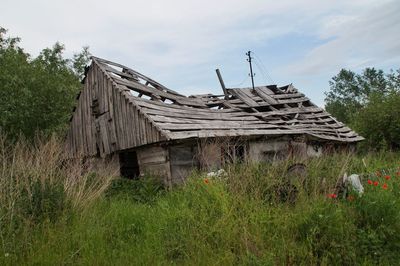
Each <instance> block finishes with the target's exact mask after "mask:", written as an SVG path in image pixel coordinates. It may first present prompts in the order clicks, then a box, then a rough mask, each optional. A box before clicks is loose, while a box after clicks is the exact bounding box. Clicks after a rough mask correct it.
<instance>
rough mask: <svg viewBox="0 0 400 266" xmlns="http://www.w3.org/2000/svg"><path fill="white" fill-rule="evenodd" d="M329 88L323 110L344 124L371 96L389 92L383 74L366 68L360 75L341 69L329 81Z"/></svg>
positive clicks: (387, 83) (380, 71)
mask: <svg viewBox="0 0 400 266" xmlns="http://www.w3.org/2000/svg"><path fill="white" fill-rule="evenodd" d="M329 86H330V90H329V92H327V93H326V94H325V95H326V98H325V103H326V105H325V108H326V110H327V111H328V112H330V113H331V114H332V115H333V116H335V117H336V118H338V119H339V120H340V121H342V122H344V123H349V122H351V120H352V118H353V116H354V115H355V114H356V113H357V112H358V111H359V110H360V109H361V108H362V107H363V106H365V104H366V103H367V102H368V100H369V96H370V95H371V94H373V93H377V94H387V93H388V92H389V91H390V88H389V82H388V78H387V77H386V76H385V73H384V72H383V71H382V70H376V69H375V68H366V69H365V70H364V71H363V73H362V74H361V75H359V74H356V73H354V72H353V71H351V70H346V69H342V70H341V71H340V72H339V74H337V75H336V76H334V77H333V78H332V80H331V81H329Z"/></svg>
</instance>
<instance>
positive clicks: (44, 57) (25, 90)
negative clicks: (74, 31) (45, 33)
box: [0, 27, 89, 138]
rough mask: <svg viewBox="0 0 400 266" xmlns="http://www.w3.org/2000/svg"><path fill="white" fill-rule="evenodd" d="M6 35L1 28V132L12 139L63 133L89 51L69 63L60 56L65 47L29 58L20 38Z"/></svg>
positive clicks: (44, 50)
mask: <svg viewBox="0 0 400 266" xmlns="http://www.w3.org/2000/svg"><path fill="white" fill-rule="evenodd" d="M6 33H7V31H6V30H5V29H3V28H1V27H0V65H1V68H0V113H1V116H0V128H1V130H2V131H4V132H5V133H6V134H7V135H8V136H9V137H11V138H16V137H18V135H19V134H23V135H25V136H26V137H27V138H33V137H34V135H35V134H36V132H37V131H41V132H43V133H47V134H49V133H52V132H62V131H63V129H65V126H66V124H67V122H68V119H69V117H70V115H71V111H72V107H73V105H74V103H75V97H76V95H77V93H78V91H79V89H80V87H81V84H80V83H79V81H80V77H81V76H82V75H83V67H82V65H83V64H86V63H87V62H88V60H89V52H88V48H84V49H83V51H82V52H81V53H80V54H76V55H75V56H74V59H73V60H71V59H65V58H64V57H63V52H64V46H63V45H62V44H59V43H56V44H55V45H54V46H53V47H52V48H46V49H43V50H42V52H41V53H40V54H39V56H38V57H36V58H33V59H32V58H31V56H30V55H29V54H28V53H26V52H25V51H24V50H23V48H21V47H20V46H19V42H20V39H19V38H11V37H6V36H5V35H6Z"/></svg>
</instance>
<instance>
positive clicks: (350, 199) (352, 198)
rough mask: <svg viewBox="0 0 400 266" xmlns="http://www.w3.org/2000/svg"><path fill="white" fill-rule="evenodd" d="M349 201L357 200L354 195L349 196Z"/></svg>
mask: <svg viewBox="0 0 400 266" xmlns="http://www.w3.org/2000/svg"><path fill="white" fill-rule="evenodd" d="M347 200H348V201H354V200H355V198H354V196H353V195H349V196H348V197H347Z"/></svg>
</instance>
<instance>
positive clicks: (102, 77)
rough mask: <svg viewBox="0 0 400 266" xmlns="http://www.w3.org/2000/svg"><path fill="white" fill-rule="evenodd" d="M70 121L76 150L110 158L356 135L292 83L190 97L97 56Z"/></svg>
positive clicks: (70, 143)
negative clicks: (153, 150) (168, 148)
mask: <svg viewBox="0 0 400 266" xmlns="http://www.w3.org/2000/svg"><path fill="white" fill-rule="evenodd" d="M83 83H84V88H83V90H82V91H81V93H80V95H79V97H78V104H77V107H76V108H75V110H74V114H73V116H72V118H71V126H70V129H69V132H68V136H67V146H68V147H69V150H70V152H72V153H83V154H84V155H89V156H93V155H96V154H98V153H99V152H100V155H102V156H104V155H107V154H111V153H113V152H115V151H118V150H125V149H130V148H135V147H139V146H143V145H146V144H151V143H157V142H165V141H171V140H180V139H188V138H208V137H238V136H262V135H263V136H280V135H307V136H310V137H312V138H314V139H319V140H321V141H331V142H339V143H351V142H357V141H360V140H362V139H363V138H362V137H361V136H359V135H358V134H357V133H355V132H354V131H352V130H351V129H350V128H348V127H346V126H345V125H344V124H343V123H341V122H339V121H337V120H336V119H335V118H334V117H332V116H331V115H330V114H329V113H327V112H326V111H325V110H323V109H322V108H319V107H318V106H316V105H314V104H313V103H312V102H311V101H310V100H309V99H308V98H307V97H305V95H304V94H302V93H300V92H298V91H297V89H296V88H294V87H293V86H292V85H287V86H283V87H277V86H276V85H271V86H260V87H256V88H255V89H254V90H253V89H252V88H227V89H226V93H227V95H212V94H205V95H193V96H189V97H187V96H184V95H182V94H180V93H178V92H176V91H173V90H171V89H168V88H166V87H165V86H163V85H161V84H160V83H158V82H156V81H154V80H152V79H150V78H148V77H146V76H145V75H142V74H140V73H138V72H137V71H134V70H132V69H130V68H128V67H126V66H123V65H120V64H117V63H113V62H111V61H107V60H104V59H100V58H97V57H92V64H91V65H90V67H89V69H88V71H87V73H86V76H85V79H84V81H83Z"/></svg>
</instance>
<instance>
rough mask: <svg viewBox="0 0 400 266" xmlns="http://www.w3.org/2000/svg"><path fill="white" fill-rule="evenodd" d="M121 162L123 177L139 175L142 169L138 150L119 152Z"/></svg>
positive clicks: (133, 177) (136, 176) (135, 177)
mask: <svg viewBox="0 0 400 266" xmlns="http://www.w3.org/2000/svg"><path fill="white" fill-rule="evenodd" d="M119 164H120V171H121V175H122V176H123V177H126V178H130V179H137V178H138V177H139V174H140V171H139V163H138V159H137V155H136V151H127V152H121V153H120V154H119Z"/></svg>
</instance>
